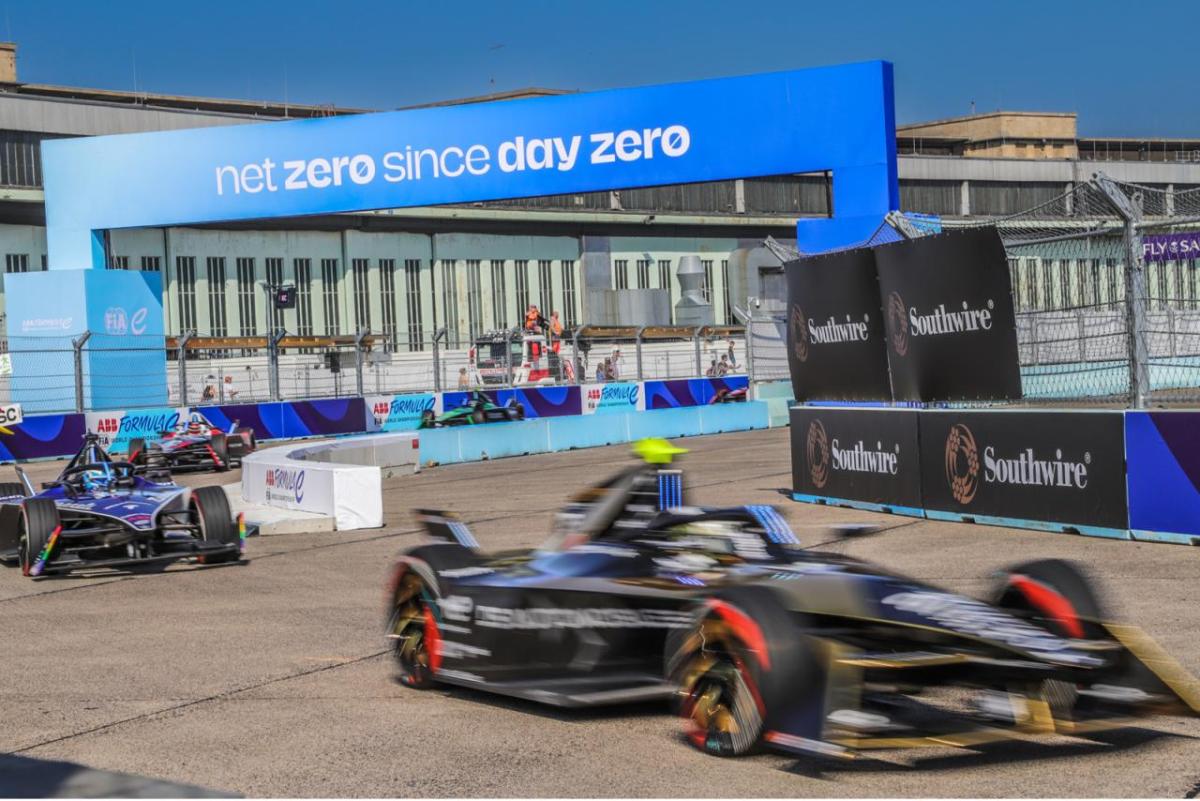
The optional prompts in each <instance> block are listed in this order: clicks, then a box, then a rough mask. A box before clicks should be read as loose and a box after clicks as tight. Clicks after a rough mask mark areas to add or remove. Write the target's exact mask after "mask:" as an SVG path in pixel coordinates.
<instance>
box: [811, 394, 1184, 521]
mask: <svg viewBox="0 0 1200 801" xmlns="http://www.w3.org/2000/svg"><path fill="white" fill-rule="evenodd" d="M791 429H792V430H791V437H792V481H793V497H794V498H795V499H796V500H798V501H804V502H809V503H822V504H830V505H839V506H849V507H854V508H860V509H870V510H874V511H885V512H893V513H896V514H904V515H912V516H916V517H926V518H930V519H936V520H953V521H961V522H971V523H984V524H990V525H1003V526H1017V527H1023V528H1033V529H1041V530H1046V531H1059V532H1070V533H1079V534H1089V535H1093V536H1101V537H1111V538H1117V539H1131V540H1145V541H1155V542H1173V543H1181V544H1188V545H1200V411H1155V412H1144V411H1120V410H1111V411H1109V410H1095V411H1093V410H1069V411H1068V410H1035V409H1021V410H1013V409H997V410H975V411H969V410H953V409H903V408H895V407H878V406H877V407H869V406H853V405H846V406H836V407H835V406H829V405H821V406H817V405H805V406H795V407H793V408H792V409H791ZM845 443H850V445H849V450H850V452H851V454H850V458H846V456H847V454H846V450H847V445H846V444H845ZM868 454H871V457H870V458H868ZM884 455H886V456H887V459H886V460H885V459H884ZM885 465H886V467H887V469H878V468H880V467H881V466H885Z"/></svg>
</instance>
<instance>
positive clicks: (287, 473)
mask: <svg viewBox="0 0 1200 801" xmlns="http://www.w3.org/2000/svg"><path fill="white" fill-rule="evenodd" d="M412 440H413V438H412V436H411V435H407V434H371V435H368V436H363V437H348V438H345V439H340V440H338V441H337V442H333V443H320V444H316V445H310V446H308V447H304V448H287V447H280V448H266V449H264V450H260V451H256V452H255V453H252V454H250V455H249V456H247V457H245V459H243V460H242V497H243V498H244V499H245V500H246V501H249V502H250V503H258V504H264V505H267V506H275V507H279V508H282V509H298V510H300V511H304V512H315V513H317V514H323V515H327V516H329V517H332V518H334V520H335V522H336V524H337V528H338V530H339V531H346V530H350V529H358V528H378V527H379V526H382V525H383V483H382V482H383V476H382V470H381V468H382V467H388V466H395V465H400V464H412V463H413V462H414V460H415V457H414V456H413V447H412Z"/></svg>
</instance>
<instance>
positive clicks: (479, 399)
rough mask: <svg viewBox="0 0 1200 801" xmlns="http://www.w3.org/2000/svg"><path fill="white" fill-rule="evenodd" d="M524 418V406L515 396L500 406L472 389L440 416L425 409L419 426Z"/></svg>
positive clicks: (470, 423)
mask: <svg viewBox="0 0 1200 801" xmlns="http://www.w3.org/2000/svg"><path fill="white" fill-rule="evenodd" d="M524 419H525V407H524V406H523V405H522V404H521V403H520V402H519V401H517V399H516V398H510V399H509V401H508V403H507V404H505V405H504V406H501V405H499V404H498V403H496V401H495V399H494V398H492V396H491V395H489V394H488V393H486V392H482V391H480V390H472V391H471V392H470V394H469V395H467V400H466V402H465V403H464V404H463V405H461V406H458V407H455V408H453V409H450V410H448V411H446V412H445V413H444V414H442V415H441V416H438V415H436V414H434V411H433V409H426V410H425V411H424V412H422V413H421V425H420V428H445V427H447V426H468V425H479V424H481V423H499V422H504V421H508V420H524Z"/></svg>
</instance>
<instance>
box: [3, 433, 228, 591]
mask: <svg viewBox="0 0 1200 801" xmlns="http://www.w3.org/2000/svg"><path fill="white" fill-rule="evenodd" d="M18 476H19V477H20V479H21V481H20V483H15V482H13V483H2V484H0V562H5V563H7V564H16V565H19V566H20V567H21V571H22V572H23V573H24V574H25V575H27V576H32V577H34V578H36V577H38V576H41V575H48V574H50V573H64V572H67V571H70V570H74V569H79V568H102V567H117V566H128V565H132V564H140V563H149V562H172V561H177V560H180V559H188V558H194V559H195V560H197V561H199V562H206V563H209V564H213V563H217V562H231V561H237V560H238V559H239V558H241V552H242V542H243V536H242V535H243V533H244V531H245V529H244V526H242V525H240V524H239V523H237V522H235V521H234V518H233V514H232V513H231V512H230V509H229V499H228V498H227V497H226V495H225V491H224V490H222V489H221V488H220V487H198V488H196V489H189V488H187V487H181V486H179V485H178V484H174V483H170V477H169V476H168V477H167V480H166V481H165V482H163V481H156V480H152V479H150V478H147V477H146V476H144V475H141V474H139V473H137V472H136V471H135V469H134V467H133V465H131V464H129V463H128V462H116V461H113V460H112V458H111V457H109V455H108V454H107V453H105V452H104V449H103V448H101V447H100V444H99V442H98V439H97V437H96V435H94V434H88V435H87V437H86V438H85V440H84V443H83V447H82V448H80V449H79V452H78V453H76V454H75V456H74V458H72V459H71V461H70V462H68V463H67V466H66V467H65V468H63V471H62V473H60V474H59V476H58V478H57V479H56V480H54V481H49V482H47V483H45V484H43V485H42V489H41V490H40V491H35V490H34V488H33V486H32V485H31V484H30V483H29V480H28V478H27V477H26V476H25V474H24V472H23V471H21V470H20V468H18Z"/></svg>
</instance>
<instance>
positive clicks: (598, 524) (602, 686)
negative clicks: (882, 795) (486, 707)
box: [386, 444, 1200, 756]
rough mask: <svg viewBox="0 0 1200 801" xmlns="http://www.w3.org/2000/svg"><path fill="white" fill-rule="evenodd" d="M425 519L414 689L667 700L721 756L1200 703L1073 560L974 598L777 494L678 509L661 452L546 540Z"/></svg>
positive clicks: (562, 517)
mask: <svg viewBox="0 0 1200 801" xmlns="http://www.w3.org/2000/svg"><path fill="white" fill-rule="evenodd" d="M651 450H652V451H656V452H657V453H658V454H659V456H660V458H661V454H662V453H663V452H664V450H665V448H663V447H662V444H660V445H658V446H656V447H654V448H652V449H651ZM419 516H420V518H421V519H422V520H423V522H424V525H425V528H426V531H427V533H428V534H429V535H430V536H431V538H432V540H433V541H432V542H430V543H429V544H425V545H421V546H418V547H416V548H413V549H412V550H410V551H408V552H406V553H404V554H403V555H402V556H401V557H400V558H399V561H398V562H397V564H396V566H395V568H394V570H393V573H392V577H391V584H390V587H389V590H388V605H387V621H386V632H387V636H388V637H389V638H391V640H392V642H393V644H394V654H395V659H396V662H397V664H398V666H399V673H400V678H401V680H402V681H403V682H404V683H405V684H407V685H409V686H410V687H416V688H424V687H429V686H431V685H433V684H435V683H439V682H440V683H445V684H454V685H461V686H465V687H470V688H476V689H481V690H486V691H490V692H495V693H501V694H505V695H509V696H516V697H520V698H525V699H530V700H533V701H538V702H543V703H547V704H553V705H558V706H567V707H585V706H598V705H602V704H614V703H624V702H631V701H648V700H652V699H667V698H674V699H675V700H676V701H677V702H678V705H679V708H680V709H681V711H682V713H683V715H684V717H685V718H686V719H687V721H688V725H689V739H690V741H691V742H692V743H693V744H694V745H695V746H696V747H698V748H700V749H703V750H705V751H707V752H710V753H713V754H718V755H723V756H731V755H740V754H745V753H747V752H750V751H752V750H754V749H755V748H758V747H762V746H769V747H773V748H777V749H782V750H785V751H791V752H797V753H820V754H826V755H838V756H850V755H852V754H853V753H855V752H856V751H857V750H858V749H865V748H877V747H898V746H915V745H970V744H975V743H980V742H983V741H985V740H989V739H998V738H1007V737H1022V736H1025V735H1027V734H1030V733H1051V732H1057V733H1061V734H1083V733H1087V732H1092V731H1096V730H1098V729H1104V728H1111V727H1115V726H1120V725H1124V723H1126V722H1127V721H1128V720H1129V719H1130V718H1134V717H1138V716H1146V715H1153V714H1194V713H1197V712H1198V711H1200V691H1198V688H1197V684H1196V682H1195V681H1194V680H1193V679H1192V678H1191V676H1190V675H1188V674H1187V673H1186V672H1185V671H1184V670H1183V669H1182V668H1181V667H1180V666H1179V665H1178V664H1176V663H1175V662H1174V661H1173V660H1171V659H1170V657H1168V656H1167V655H1166V654H1165V653H1163V652H1162V650H1161V649H1159V648H1158V647H1157V646H1156V645H1154V643H1152V642H1151V641H1150V640H1149V638H1148V637H1147V636H1146V635H1144V634H1143V633H1141V632H1140V631H1139V630H1138V629H1136V628H1134V627H1132V626H1126V625H1120V624H1116V623H1113V622H1111V621H1110V619H1109V618H1108V616H1107V615H1106V614H1105V612H1104V611H1103V609H1102V607H1101V603H1100V599H1099V597H1098V596H1097V593H1096V591H1095V590H1094V589H1093V587H1092V586H1091V585H1090V584H1089V582H1088V581H1087V579H1086V578H1085V577H1084V575H1083V574H1082V573H1081V571H1080V570H1079V569H1078V568H1076V567H1074V566H1073V565H1072V564H1070V563H1068V562H1063V561H1057V560H1042V561H1035V562H1028V563H1026V564H1022V565H1017V566H1015V567H1012V568H1010V569H1008V570H1006V571H1004V572H1003V573H1002V574H1001V575H1000V576H999V577H998V581H997V585H996V589H995V592H994V593H993V594H992V595H991V596H990V598H989V599H988V600H987V601H981V600H976V599H974V598H969V597H966V596H962V595H958V594H956V593H953V592H948V591H945V590H942V589H939V588H937V587H934V586H931V585H928V584H924V583H922V582H919V581H915V580H912V579H908V578H904V577H902V576H899V575H895V574H893V573H890V572H888V571H886V570H884V569H882V568H879V567H876V566H873V565H870V564H867V563H864V562H860V561H858V560H855V559H851V558H849V557H845V556H841V555H837V554H832V553H820V552H816V551H809V550H805V549H804V548H803V547H802V546H801V545H800V543H799V542H798V541H797V538H796V536H795V534H794V533H793V531H792V530H791V529H790V528H789V527H788V525H787V523H785V522H784V520H783V518H782V517H781V516H780V515H779V513H778V512H777V511H775V510H774V509H773V508H771V507H768V506H746V507H734V508H725V509H701V508H696V507H692V506H687V505H685V503H684V499H683V493H682V474H681V473H680V472H679V471H678V470H673V469H670V468H668V467H666V466H665V465H664V464H661V463H660V464H645V465H638V466H635V467H631V468H629V469H627V470H624V471H621V472H620V473H618V474H617V475H615V476H613V477H611V478H609V479H608V480H606V481H604V482H602V483H600V484H598V485H596V486H595V487H592V488H591V489H589V490H587V491H585V492H584V493H583V494H581V495H580V496H578V497H577V498H576V499H575V500H574V501H573V502H572V503H571V504H570V505H569V506H568V507H567V508H566V509H565V510H563V511H562V512H561V513H560V514H559V516H558V519H557V523H556V528H555V533H554V536H553V537H552V538H551V541H550V542H549V543H548V544H547V545H546V546H545V547H543V548H540V549H536V550H530V551H518V552H512V553H499V554H493V555H487V554H484V553H482V552H481V551H480V550H479V548H478V545H477V543H476V541H475V539H474V537H473V536H472V535H471V533H470V531H469V530H468V529H467V527H466V526H465V525H464V524H463V523H462V522H460V521H458V520H457V519H455V518H454V516H453V515H450V514H447V513H443V512H431V511H426V512H421V513H420V514H419Z"/></svg>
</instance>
